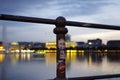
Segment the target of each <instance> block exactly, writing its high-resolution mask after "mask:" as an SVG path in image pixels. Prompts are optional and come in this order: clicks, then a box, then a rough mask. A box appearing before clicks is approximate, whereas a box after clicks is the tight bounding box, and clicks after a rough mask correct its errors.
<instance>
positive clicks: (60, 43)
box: [54, 17, 68, 80]
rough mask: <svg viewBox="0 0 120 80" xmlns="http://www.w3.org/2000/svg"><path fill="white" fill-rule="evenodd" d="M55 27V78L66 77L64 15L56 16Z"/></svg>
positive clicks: (65, 29)
mask: <svg viewBox="0 0 120 80" xmlns="http://www.w3.org/2000/svg"><path fill="white" fill-rule="evenodd" d="M55 25H56V28H55V29H54V33H55V34H56V43H57V45H56V47H57V56H56V62H57V68H56V79H57V80H59V79H66V64H65V63H66V61H65V60H66V47H65V34H66V33H67V32H68V30H67V28H65V25H66V20H65V18H64V17H58V18H57V19H56V24H55Z"/></svg>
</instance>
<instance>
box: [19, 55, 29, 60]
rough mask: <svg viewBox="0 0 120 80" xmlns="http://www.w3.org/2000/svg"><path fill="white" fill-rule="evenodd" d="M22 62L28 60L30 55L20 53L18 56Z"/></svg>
mask: <svg viewBox="0 0 120 80" xmlns="http://www.w3.org/2000/svg"><path fill="white" fill-rule="evenodd" d="M19 55H20V56H21V59H22V60H30V53H21V54H19Z"/></svg>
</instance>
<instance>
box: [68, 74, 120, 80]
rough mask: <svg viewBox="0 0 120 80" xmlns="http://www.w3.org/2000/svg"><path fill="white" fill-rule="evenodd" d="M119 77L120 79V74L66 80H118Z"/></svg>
mask: <svg viewBox="0 0 120 80" xmlns="http://www.w3.org/2000/svg"><path fill="white" fill-rule="evenodd" d="M118 77H120V74H110V75H98V76H87V77H75V78H68V79H66V80H95V79H105V78H118Z"/></svg>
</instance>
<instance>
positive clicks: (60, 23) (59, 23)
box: [0, 14, 120, 80]
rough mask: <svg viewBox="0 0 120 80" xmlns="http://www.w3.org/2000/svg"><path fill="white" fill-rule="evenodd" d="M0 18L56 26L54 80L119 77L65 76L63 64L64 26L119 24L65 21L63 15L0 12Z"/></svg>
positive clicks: (107, 26)
mask: <svg viewBox="0 0 120 80" xmlns="http://www.w3.org/2000/svg"><path fill="white" fill-rule="evenodd" d="M0 20H9V21H19V22H30V23H42V24H51V25H55V26H56V28H55V29H54V30H53V32H54V33H55V34H56V43H57V56H56V62H57V70H56V78H55V79H54V80H94V79H104V78H114V77H120V74H113V75H112V74H111V75H101V76H100V75H99V76H90V77H77V78H66V64H65V61H66V60H65V58H66V50H65V34H66V33H67V32H68V30H67V28H65V26H75V27H84V28H98V29H111V30H120V26H115V25H104V24H94V23H85V22H75V21H66V19H65V18H64V17H58V18H57V19H55V20H53V19H44V18H35V17H25V16H15V15H7V14H0Z"/></svg>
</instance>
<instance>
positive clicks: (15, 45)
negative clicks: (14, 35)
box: [9, 42, 19, 52]
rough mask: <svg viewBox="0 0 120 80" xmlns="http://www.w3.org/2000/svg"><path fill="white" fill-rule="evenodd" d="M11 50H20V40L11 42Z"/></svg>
mask: <svg viewBox="0 0 120 80" xmlns="http://www.w3.org/2000/svg"><path fill="white" fill-rule="evenodd" d="M9 51H10V52H19V43H18V42H11V43H10V48H9Z"/></svg>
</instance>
